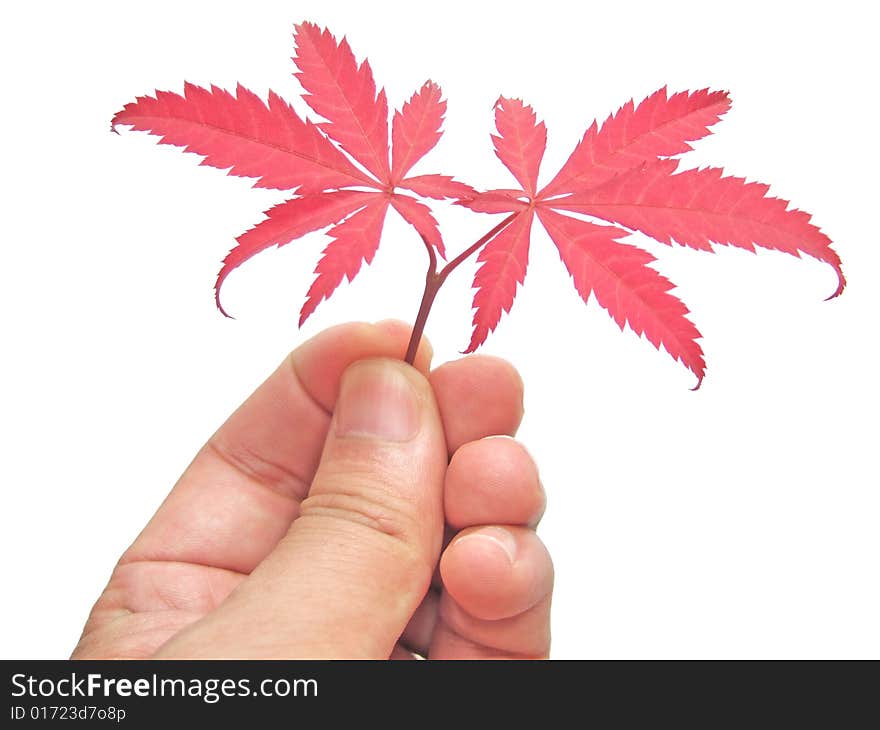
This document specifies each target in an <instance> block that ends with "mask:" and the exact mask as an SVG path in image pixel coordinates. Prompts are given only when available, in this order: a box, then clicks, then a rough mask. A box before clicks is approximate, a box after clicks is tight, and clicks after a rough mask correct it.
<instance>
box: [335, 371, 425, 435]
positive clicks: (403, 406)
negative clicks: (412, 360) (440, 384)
mask: <svg viewBox="0 0 880 730" xmlns="http://www.w3.org/2000/svg"><path fill="white" fill-rule="evenodd" d="M401 367H402V366H401V365H397V364H394V363H392V362H390V361H387V360H370V361H366V362H360V363H357V364H356V365H354V366H352V367H351V368H349V369H348V371H346V373H345V376H344V377H343V380H342V387H341V388H340V392H339V400H338V401H337V404H336V433H337V434H338V435H339V436H366V437H369V438H378V439H382V440H384V441H409V440H410V439H411V438H413V437H414V436H415V435H416V434H417V433H418V432H419V425H420V413H419V409H420V406H419V396H418V393H416V390H415V388H414V387H413V385H412V383H410V381H409V378H407V376H406V375H405V374H404V373H403V372H402V371H401Z"/></svg>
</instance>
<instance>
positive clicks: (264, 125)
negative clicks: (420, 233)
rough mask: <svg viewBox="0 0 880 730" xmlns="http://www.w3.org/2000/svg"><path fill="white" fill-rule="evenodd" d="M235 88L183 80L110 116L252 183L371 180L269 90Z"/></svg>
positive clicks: (309, 187)
mask: <svg viewBox="0 0 880 730" xmlns="http://www.w3.org/2000/svg"><path fill="white" fill-rule="evenodd" d="M236 93H237V96H233V95H232V94H230V93H229V92H228V91H225V90H223V89H220V88H218V87H216V86H212V87H211V89H210V90H208V89H203V88H201V87H200V86H195V85H194V84H190V83H187V84H185V86H184V95H183V96H180V95H179V94H174V93H172V92H170V91H157V92H156V97H155V98H153V97H151V96H141V97H138V99H137V100H136V101H135V102H133V103H131V104H126V106H125V107H124V108H123V110H122V111H120V112H119V113H118V114H116V116H115V117H113V122H112V123H113V124H114V125H117V124H130V125H131V126H132V127H133V128H134V129H136V130H140V131H145V132H149V133H150V134H155V135H157V136H159V137H161V139H160V140H159V142H160V143H161V144H171V145H177V146H179V147H185V148H186V151H187V152H194V153H195V154H198V155H203V156H204V157H205V159H204V160H203V161H202V164H205V165H211V166H212V167H219V168H221V169H225V168H230V169H229V173H230V174H232V175H239V176H242V177H255V178H257V182H256V183H255V186H256V187H263V188H280V189H292V188H299V190H300V192H320V191H321V190H326V189H328V188H334V187H342V186H346V185H363V184H364V183H366V182H369V178H367V177H366V176H365V175H364V174H363V173H362V172H360V171H359V170H357V169H356V168H355V167H354V166H353V165H352V164H351V163H350V162H349V161H348V160H347V159H346V158H345V156H344V155H343V154H342V153H341V152H339V150H337V149H336V148H335V147H334V146H333V145H332V144H331V143H330V141H329V140H328V139H327V138H326V137H324V135H323V134H321V132H320V131H319V130H318V128H317V127H316V126H315V125H314V124H312V123H311V122H304V121H303V120H302V119H300V118H299V117H298V116H297V114H296V112H295V111H293V109H292V108H291V107H290V105H289V104H287V102H285V101H284V100H283V99H281V98H280V97H279V96H277V95H276V94H274V93H272V92H270V94H269V104H268V106H267V105H266V104H265V103H264V102H263V101H262V99H260V98H259V97H258V96H257V95H256V94H254V93H253V92H251V91H248V90H247V89H245V88H244V87H243V86H241V85H239V86H238V87H237V90H236Z"/></svg>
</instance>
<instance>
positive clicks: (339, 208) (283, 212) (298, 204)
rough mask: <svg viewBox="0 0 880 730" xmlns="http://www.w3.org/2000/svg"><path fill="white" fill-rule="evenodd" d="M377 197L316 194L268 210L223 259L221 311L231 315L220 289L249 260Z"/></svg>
mask: <svg viewBox="0 0 880 730" xmlns="http://www.w3.org/2000/svg"><path fill="white" fill-rule="evenodd" d="M377 195H379V193H372V192H360V191H357V190H339V191H335V192H329V193H313V194H311V195H304V196H302V197H299V198H293V199H291V200H287V201H285V202H283V203H280V204H278V205H276V206H274V207H272V208H270V209H269V210H267V211H266V213H265V215H266V216H267V217H266V219H265V220H263V221H261V222H260V223H258V224H257V225H256V226H254V227H253V228H251V229H250V230H248V231H245V232H244V233H242V234H241V235H240V236H239V237H238V238H237V239H236V240H237V241H238V245H237V246H236V247H235V248H233V249H232V250H231V251H230V252H229V254H228V255H227V256H226V258H225V259H224V260H223V267H222V268H221V269H220V273H219V274H218V275H217V282H216V283H215V284H214V297H215V301H216V303H217V308H218V309H219V310H220V311H221V312H222V313H223V314H224V315H226V316H227V317H228V316H229V315H228V314H227V312H226V310H224V309H223V306H222V305H221V304H220V289H221V287H222V286H223V282H224V281H225V280H226V277H227V276H229V274H230V273H231V272H232V271H233V270H235V269H236V268H238V267H239V266H240V265H241V264H243V263H244V262H245V261H247V260H248V259H250V258H251V257H253V256H255V255H256V254H258V253H260V252H261V251H265V250H266V249H267V248H269V247H270V246H283V245H285V244H287V243H290V242H291V241H293V240H294V239H297V238H300V237H301V236H304V235H305V234H306V233H310V232H312V231H317V230H318V229H320V228H325V227H326V226H329V225H331V224H333V223H336V222H338V221H340V220H341V219H343V218H345V217H346V216H347V215H350V214H351V213H353V212H355V211H356V210H358V209H359V208H361V207H363V206H364V205H366V204H367V203H368V202H369V200H370V199H371V198H374V197H376V196H377Z"/></svg>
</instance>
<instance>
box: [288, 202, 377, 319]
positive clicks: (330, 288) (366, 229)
mask: <svg viewBox="0 0 880 730" xmlns="http://www.w3.org/2000/svg"><path fill="white" fill-rule="evenodd" d="M388 203H389V198H388V197H387V196H385V195H381V196H379V195H377V196H375V198H374V202H372V203H370V204H369V205H367V207H366V208H364V209H363V210H360V211H358V212H357V213H355V214H354V215H353V216H351V217H350V218H347V219H346V220H344V221H343V222H342V223H340V224H339V225H338V226H335V227H334V228H331V229H330V236H331V238H333V240H332V241H331V242H330V243H329V244H328V245H327V248H325V249H324V253H323V255H322V257H321V260H320V261H319V262H318V266H317V268H315V273H316V274H317V275H318V276H317V277H316V278H315V281H314V283H313V284H312V286H311V287H310V288H309V292H308V295H307V298H306V302H305V304H303V307H302V310H301V312H300V316H299V324H300V327H301V326H302V325H303V323H304V322H305V321H306V320H307V319H308V318H309V316H310V315H311V314H312V312H314V311H315V308H316V307H317V306H318V305H319V304H320V303H321V302H322V301H323V300H324V299H327V298H328V297H329V296H330V295H331V294H332V293H333V292H334V291H335V290H336V287H338V286H339V284H340V283H341V282H342V279H343V277H345V278H347V279H348V280H349V281H352V280H353V279H354V277H355V276H356V275H357V273H358V271H360V268H361V265H362V264H363V262H364V261H366V262H367V263H368V264H369V263H370V262H371V261H372V260H373V256H375V254H376V249H377V248H378V246H379V238H380V236H381V235H382V225H383V224H384V223H385V213H386V212H387V210H388Z"/></svg>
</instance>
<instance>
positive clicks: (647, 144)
mask: <svg viewBox="0 0 880 730" xmlns="http://www.w3.org/2000/svg"><path fill="white" fill-rule="evenodd" d="M729 108H730V98H729V97H728V95H727V93H726V92H723V91H709V90H708V89H702V90H700V91H694V92H692V93H690V94H689V93H688V92H684V91H683V92H681V93H678V94H674V95H673V96H671V97H669V98H668V99H667V98H666V87H665V86H664V87H663V88H662V89H659V90H658V91H656V92H654V93H653V94H652V95H651V96H649V97H648V98H647V99H645V100H644V101H642V102H641V103H640V104H639V105H638V106H637V107H635V108H633V102H632V101H629V102H627V103H626V104H625V105H624V106H623V107H621V108H620V110H618V112H617V114H613V115H611V116H610V117H608V119H607V120H606V121H605V123H604V124H603V125H602V128H601V129H599V128H597V126H596V123H595V122H593V124H592V126H591V127H590V128H589V129H588V130H587V133H586V134H585V135H584V137H583V139H581V141H580V143H579V144H578V145H577V147H575V149H574V152H572V153H571V156H570V157H569V158H568V161H567V162H566V163H565V164H564V165H563V166H562V169H561V170H560V171H559V173H558V174H557V175H556V177H554V178H553V180H551V181H550V183H549V184H548V185H547V186H546V187H544V189H543V190H542V191H541V197H542V198H549V197H552V196H554V195H559V194H564V193H573V192H577V191H581V190H588V189H590V188H593V187H595V186H597V185H600V184H602V183H603V182H605V181H607V180H610V179H611V178H613V177H614V176H615V175H617V174H619V173H621V172H624V171H626V170H631V169H632V168H634V167H637V166H639V165H640V164H642V163H644V162H648V161H651V160H654V159H655V158H657V157H670V156H672V155H679V154H682V153H683V152H687V151H688V150H690V149H691V146H690V145H689V144H688V142H693V141H695V140H698V139H701V138H703V137H705V136H706V135H707V134H709V133H710V132H709V127H711V126H712V125H713V124H715V123H716V122H717V121H718V120H719V119H720V117H721V115H723V114H724V113H725V112H726V111H727V110H728V109H729Z"/></svg>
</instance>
